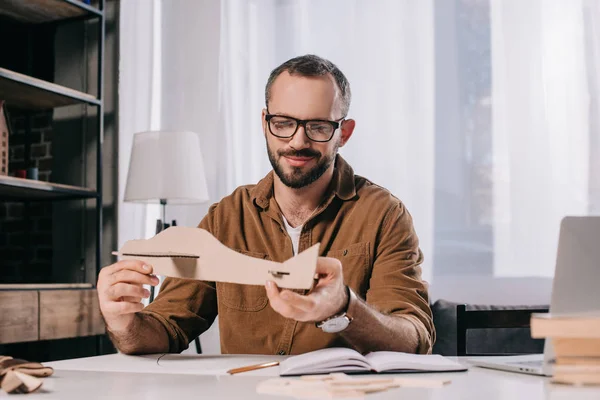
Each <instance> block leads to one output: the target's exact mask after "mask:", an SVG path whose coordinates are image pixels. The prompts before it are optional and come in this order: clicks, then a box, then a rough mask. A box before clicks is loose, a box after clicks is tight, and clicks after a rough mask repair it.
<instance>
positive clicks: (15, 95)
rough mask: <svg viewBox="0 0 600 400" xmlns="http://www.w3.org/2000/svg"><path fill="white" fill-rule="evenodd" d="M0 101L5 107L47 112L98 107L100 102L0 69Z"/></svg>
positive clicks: (87, 95)
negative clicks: (4, 103)
mask: <svg viewBox="0 0 600 400" xmlns="http://www.w3.org/2000/svg"><path fill="white" fill-rule="evenodd" d="M0 99H2V100H6V104H7V105H10V106H16V107H19V108H25V109H32V110H47V109H50V108H55V107H62V106H69V105H72V104H80V103H88V104H93V105H100V100H98V99H97V98H96V97H94V96H92V95H91V94H88V93H83V92H79V91H77V90H73V89H69V88H67V87H64V86H60V85H56V84H54V83H51V82H47V81H43V80H41V79H37V78H32V77H30V76H27V75H23V74H19V73H18V72H13V71H10V70H8V69H4V68H0Z"/></svg>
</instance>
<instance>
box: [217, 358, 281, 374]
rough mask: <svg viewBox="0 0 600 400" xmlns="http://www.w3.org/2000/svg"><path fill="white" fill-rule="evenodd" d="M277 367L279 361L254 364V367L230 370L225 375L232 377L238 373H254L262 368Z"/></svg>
mask: <svg viewBox="0 0 600 400" xmlns="http://www.w3.org/2000/svg"><path fill="white" fill-rule="evenodd" d="M278 365H279V361H272V362H268V363H262V364H254V365H248V366H245V367H240V368H234V369H230V370H229V371H227V373H228V374H231V375H234V374H239V373H240V372H248V371H254V370H257V369H262V368H269V367H276V366H278Z"/></svg>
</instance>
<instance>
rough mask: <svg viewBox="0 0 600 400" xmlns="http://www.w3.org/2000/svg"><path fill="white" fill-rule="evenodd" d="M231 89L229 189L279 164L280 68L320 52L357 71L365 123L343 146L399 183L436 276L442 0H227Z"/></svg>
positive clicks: (366, 170) (226, 93)
mask: <svg viewBox="0 0 600 400" xmlns="http://www.w3.org/2000/svg"><path fill="white" fill-rule="evenodd" d="M221 3H222V14H221V41H222V43H221V67H220V74H221V88H220V90H221V97H220V99H221V100H220V104H221V107H222V112H223V115H224V121H225V124H224V140H225V141H226V143H225V146H226V148H227V150H228V157H227V160H226V162H225V163H224V166H226V168H227V185H226V189H227V191H231V190H233V189H234V188H235V187H236V186H238V185H240V184H245V183H252V182H256V181H258V180H259V179H260V178H261V177H262V176H263V175H264V174H265V173H266V172H267V171H269V170H270V164H269V161H268V159H267V156H266V151H265V143H264V137H263V133H262V128H261V120H260V113H261V110H262V108H263V107H264V104H265V102H264V85H265V83H266V81H267V78H268V76H269V73H270V71H271V70H272V69H273V68H274V67H276V66H277V65H279V64H281V63H282V62H284V61H286V60H288V59H290V58H292V57H295V56H298V55H302V54H308V53H311V54H317V55H319V56H321V57H324V58H327V59H329V60H331V61H332V62H333V63H335V64H336V65H337V66H338V67H339V68H340V69H341V70H342V71H343V72H344V74H345V75H346V76H347V78H348V80H349V81H350V86H351V89H352V93H353V100H352V105H351V107H350V113H349V116H348V117H349V118H353V119H355V120H356V130H355V133H354V135H353V136H352V138H351V140H350V141H349V142H348V144H347V145H346V146H345V147H344V148H343V149H341V153H342V154H343V156H344V157H345V158H346V159H347V160H348V161H349V162H350V164H351V165H352V167H353V168H354V170H355V173H357V174H359V175H362V176H365V177H367V178H369V179H371V180H373V181H374V182H375V183H377V184H380V185H382V186H384V187H386V188H387V189H389V190H390V191H391V192H392V193H393V194H395V195H396V196H397V197H399V198H400V199H401V200H402V201H403V202H404V203H405V204H406V205H407V207H408V209H409V211H410V212H411V214H412V215H413V217H414V221H415V225H416V229H417V233H418V235H419V237H420V239H421V247H422V249H423V252H424V253H425V254H426V263H425V264H424V276H425V278H426V279H430V278H431V276H432V269H431V268H432V265H433V264H432V259H431V256H430V255H432V254H433V200H434V193H433V185H434V169H433V168H434V119H435V116H434V93H433V92H434V48H433V46H434V43H433V35H434V31H433V29H434V28H433V3H432V1H431V0H407V1H395V0H390V1H377V2H372V1H365V0H354V1H348V0H334V1H327V2H323V1H317V0H314V1H313V0H308V1H298V0H289V1H281V0H248V1H243V2H241V1H237V0H223V1H222V2H221Z"/></svg>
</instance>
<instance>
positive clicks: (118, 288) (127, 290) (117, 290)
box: [106, 283, 150, 301]
mask: <svg viewBox="0 0 600 400" xmlns="http://www.w3.org/2000/svg"><path fill="white" fill-rule="evenodd" d="M106 294H107V297H108V298H109V299H111V300H113V301H119V300H120V299H121V298H122V297H128V296H129V297H143V298H146V297H149V296H150V291H149V290H148V289H144V288H142V287H141V286H137V285H131V284H129V283H117V284H115V285H112V286H110V287H109V288H108V289H106Z"/></svg>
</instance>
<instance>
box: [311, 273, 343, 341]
mask: <svg viewBox="0 0 600 400" xmlns="http://www.w3.org/2000/svg"><path fill="white" fill-rule="evenodd" d="M346 293H347V294H348V303H346V307H344V311H342V313H341V314H337V315H333V316H331V317H329V318H327V319H326V320H324V321H321V322H317V323H315V326H316V327H317V328H321V329H322V330H323V332H325V333H338V332H341V331H343V330H344V329H346V328H347V327H348V325H350V322H352V317H351V316H349V315H348V314H347V313H348V307H349V306H350V300H351V299H352V290H350V288H349V287H348V285H346Z"/></svg>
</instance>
